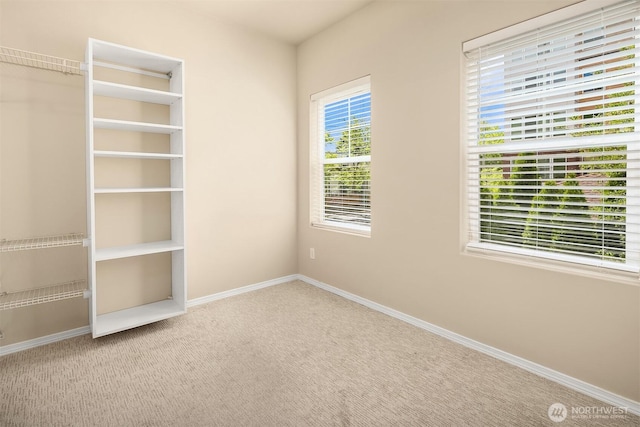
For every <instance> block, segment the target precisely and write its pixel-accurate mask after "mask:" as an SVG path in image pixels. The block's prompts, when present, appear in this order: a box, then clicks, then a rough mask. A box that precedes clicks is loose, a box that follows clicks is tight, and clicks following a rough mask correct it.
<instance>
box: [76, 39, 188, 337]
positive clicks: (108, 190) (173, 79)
mask: <svg viewBox="0 0 640 427" xmlns="http://www.w3.org/2000/svg"><path fill="white" fill-rule="evenodd" d="M85 59H86V63H87V72H86V73H85V78H86V86H85V87H86V88H87V93H86V96H87V102H86V105H87V172H88V173H87V200H88V203H87V223H88V229H89V235H90V238H89V239H88V240H89V246H90V250H89V288H90V291H91V304H90V320H91V330H92V334H93V337H94V338H95V337H100V336H104V335H107V334H111V333H115V332H120V331H124V330H126V329H130V328H135V327H138V326H142V325H145V324H148V323H151V322H156V321H158V320H162V319H166V318H169V317H172V316H177V315H180V314H183V313H185V312H186V296H187V291H186V271H185V267H186V262H185V251H186V248H185V244H184V242H185V237H184V230H185V226H184V203H185V197H184V181H185V170H184V166H185V158H184V95H183V93H184V74H183V67H184V64H183V61H182V60H181V59H177V58H171V57H168V56H165V55H159V54H155V53H151V52H146V51H142V50H139V49H135V48H130V47H126V46H121V45H116V44H113V43H109V42H104V41H100V40H95V39H89V42H88V45H87V53H86V58H85ZM95 69H100V70H101V73H102V77H101V78H100V79H99V80H98V79H94V70H95ZM104 69H107V70H106V71H104ZM109 69H115V70H118V72H116V73H113V72H112V71H110V70H109ZM122 72H125V73H137V74H140V75H141V76H140V77H139V78H137V79H136V80H135V81H141V82H142V81H145V79H160V80H158V81H157V83H160V86H155V85H154V87H162V86H163V85H165V86H166V87H167V88H168V90H156V89H149V88H147V87H143V86H132V85H131V84H129V83H130V80H129V81H127V82H124V81H119V79H118V75H119V76H122ZM111 79H114V81H112V80H111ZM164 80H168V84H167V82H166V81H164ZM95 97H101V102H109V101H108V98H113V99H126V100H129V101H132V102H133V103H138V104H139V105H137V106H136V108H137V109H139V110H140V111H145V109H147V108H151V107H152V106H150V105H149V104H160V105H166V106H168V112H169V117H168V120H167V123H150V122H139V121H131V120H127V118H126V117H117V118H105V117H96V116H95V115H94V100H95ZM105 98H106V99H105ZM153 111H155V110H153ZM123 114H124V113H123ZM96 129H108V130H114V131H128V132H138V133H155V134H164V135H167V136H166V137H158V138H167V139H168V142H169V148H168V150H166V151H168V152H154V151H156V150H150V151H124V150H109V149H108V148H109V144H111V143H113V142H115V141H118V138H119V136H117V135H118V134H117V133H113V135H111V134H103V135H101V145H103V147H101V148H107V149H102V150H95V149H94V131H95V130H96ZM110 138H112V139H110ZM114 146H115V145H114ZM118 148H121V144H120V145H118ZM125 150H126V147H125ZM157 150H161V149H160V148H159V149H157ZM96 158H110V159H115V160H113V161H110V162H100V163H98V164H96V161H95V159H96ZM127 159H137V160H140V161H141V162H142V163H141V164H142V165H144V164H145V162H147V161H150V160H167V161H168V162H166V164H157V165H156V166H158V167H167V169H166V171H167V173H168V174H169V175H170V177H168V178H167V181H170V182H167V183H168V185H167V186H162V187H148V186H139V185H136V182H140V179H136V178H137V177H132V178H131V182H132V185H131V186H130V187H128V186H127V182H124V183H122V184H121V185H122V186H121V187H96V185H95V176H96V169H97V168H102V169H100V171H99V173H100V176H109V175H110V174H111V176H113V175H114V174H117V173H118V172H119V169H118V165H119V162H127V161H128V160H127ZM122 164H123V165H124V163H122ZM154 167H155V166H154ZM136 193H137V194H140V196H136V195H135V194H136ZM147 193H168V194H169V196H170V207H169V206H168V205H166V209H170V212H168V214H169V215H167V212H160V213H159V214H161V215H162V216H167V217H168V218H170V236H167V237H168V238H169V239H170V240H163V241H154V242H145V243H138V244H133V245H127V246H117V247H104V242H101V241H97V240H98V239H97V238H96V209H97V208H98V207H100V206H104V205H102V204H101V203H98V204H97V203H96V200H97V199H98V198H101V197H107V196H103V195H105V194H112V195H114V196H108V197H109V198H110V202H109V206H111V207H113V206H117V205H118V203H124V201H125V199H126V200H134V199H135V200H140V201H142V200H143V199H145V196H144V194H147ZM122 194H132V196H127V197H121V196H119V195H122ZM131 198H133V199H131ZM140 203H142V202H140ZM114 204H115V205H114ZM149 206H150V207H151V209H150V210H148V211H145V214H146V215H155V214H156V212H155V211H153V209H160V208H158V207H153V206H154V205H149ZM157 206H161V205H157ZM161 209H165V208H164V207H162V208H161ZM101 215H103V216H102V217H103V218H104V216H105V215H106V214H104V213H102V214H101ZM134 220H135V221H136V222H132V224H144V218H137V219H134ZM122 221H128V219H122ZM138 227H143V225H131V224H123V228H125V229H128V230H129V229H131V230H134V232H136V231H137V228H138ZM138 234H139V235H143V234H144V233H143V232H142V230H141V232H140V233H137V232H136V235H138ZM134 241H135V239H134ZM160 253H170V254H171V256H170V257H165V258H163V257H159V258H146V259H143V258H137V259H133V258H134V257H145V256H148V255H154V254H160ZM127 258H128V259H131V261H130V262H129V261H128V262H125V263H118V262H116V263H109V264H108V267H107V266H106V264H102V265H105V267H104V268H108V269H110V270H109V271H116V272H117V274H121V275H122V277H124V279H123V280H124V282H126V286H127V287H128V288H135V289H136V291H137V293H138V294H139V295H140V300H139V301H140V302H141V303H140V304H138V305H135V306H133V307H129V306H130V305H132V304H134V302H130V301H121V305H120V307H123V309H122V310H118V309H117V307H116V308H115V309H114V308H113V307H114V306H113V305H112V304H109V307H111V308H110V310H112V311H111V312H108V313H102V311H101V310H100V306H101V305H100V304H99V301H98V299H99V298H100V295H101V292H99V291H98V289H107V288H109V287H112V286H119V285H120V283H115V282H112V281H111V282H110V281H109V279H108V278H105V276H98V272H99V271H101V270H100V269H99V268H98V264H100V263H103V262H105V261H110V260H119V259H127ZM169 258H170V261H169ZM165 260H166V261H165ZM139 262H140V263H141V262H152V263H155V262H158V263H162V262H170V263H171V265H170V270H169V268H168V267H169V266H162V265H158V267H159V269H160V270H162V271H170V275H171V277H170V279H171V287H170V289H169V288H167V293H170V295H169V298H168V299H166V300H162V301H155V302H154V301H149V299H154V298H157V296H158V295H162V294H163V293H164V288H163V287H160V288H158V287H157V286H166V282H164V283H158V284H156V283H155V282H153V280H152V279H149V278H144V277H143V278H140V277H138V276H137V275H131V274H130V273H128V271H130V270H127V268H128V267H126V266H131V265H136V264H135V263H139ZM138 265H142V264H138ZM160 267H162V268H160ZM165 267H167V268H165ZM123 269H124V270H123ZM165 274H168V273H165ZM167 279H168V278H167ZM149 280H152V283H149ZM161 282H162V281H161ZM102 287H106V288H102ZM110 289H111V290H110V291H108V292H105V293H104V294H109V292H111V294H113V293H114V292H116V291H115V290H114V289H115V288H113V287H112V288H110ZM147 291H149V292H147ZM145 295H147V296H145ZM165 295H167V294H166V293H165ZM98 312H100V314H98Z"/></svg>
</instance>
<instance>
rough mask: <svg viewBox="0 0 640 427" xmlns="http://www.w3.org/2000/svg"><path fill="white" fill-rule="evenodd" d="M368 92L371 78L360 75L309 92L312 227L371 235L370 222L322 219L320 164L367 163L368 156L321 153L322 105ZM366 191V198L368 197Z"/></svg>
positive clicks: (322, 188)
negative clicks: (366, 223) (341, 155)
mask: <svg viewBox="0 0 640 427" xmlns="http://www.w3.org/2000/svg"><path fill="white" fill-rule="evenodd" d="M369 92H371V78H370V76H364V77H361V78H358V79H355V80H352V81H349V82H347V83H344V84H341V85H339V86H335V87H332V88H330V89H327V90H324V91H322V92H318V93H315V94H313V95H311V98H310V111H309V112H310V116H309V131H310V132H309V154H310V158H309V182H310V197H309V199H310V200H309V220H310V226H311V227H313V228H319V229H326V230H332V231H338V232H344V233H349V234H355V235H359V236H365V237H370V236H371V224H370V223H369V224H368V225H363V224H354V223H348V222H339V221H330V220H327V219H325V212H324V206H325V199H324V197H325V192H324V191H325V190H324V185H325V184H324V165H325V164H331V163H341V164H348V163H369V167H371V155H363V156H353V157H342V158H338V159H326V158H325V152H324V149H325V148H324V146H325V141H324V132H325V129H324V107H325V106H326V105H328V104H331V103H333V102H336V101H340V100H343V99H347V98H352V97H354V96H357V95H359V94H364V93H369ZM370 197H371V190H369V200H371V198H370Z"/></svg>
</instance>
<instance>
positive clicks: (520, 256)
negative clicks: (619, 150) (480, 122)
mask: <svg viewBox="0 0 640 427" xmlns="http://www.w3.org/2000/svg"><path fill="white" fill-rule="evenodd" d="M618 3H621V0H585V1H583V2H581V3H578V4H575V5H571V6H567V7H564V8H562V9H559V10H557V11H554V12H551V13H548V14H545V15H542V16H539V17H536V18H533V19H531V20H528V21H525V22H521V23H519V24H515V25H513V26H510V27H507V28H504V29H502V30H498V31H496V32H493V33H489V34H486V35H484V36H481V37H478V38H476V39H473V40H470V41H467V42H465V43H463V46H462V54H463V55H464V52H469V51H471V50H474V49H477V48H479V47H482V46H486V45H488V44H491V43H495V42H498V41H501V40H505V39H509V38H511V37H514V36H517V35H519V34H523V33H526V32H529V31H533V30H536V29H538V28H542V27H545V26H547V25H551V24H554V23H558V22H560V21H563V20H567V19H570V18H573V17H576V16H579V15H582V14H585V13H588V12H593V11H595V10H598V9H600V8H604V7H607V6H610V5H614V4H618ZM639 43H640V42H639ZM461 64H462V66H461V70H460V78H461V80H460V81H461V85H462V87H461V89H462V90H461V98H460V99H461V107H462V108H461V110H460V112H461V129H460V130H461V180H460V182H461V188H460V190H461V191H460V195H461V221H460V224H461V233H460V243H461V250H462V253H463V254H465V255H471V256H478V257H482V258H489V259H494V260H497V261H504V262H509V263H514V264H519V265H525V266H529V267H537V268H543V269H548V270H553V271H560V272H564V273H571V274H578V275H583V276H587V277H594V278H599V279H606V280H615V281H618V282H623V283H629V284H633V285H636V286H637V285H639V284H640V281H639V275H638V261H639V260H638V259H634V260H633V261H632V262H631V265H629V266H627V265H612V264H606V263H605V264H603V263H597V262H596V263H582V262H580V261H578V262H576V261H577V260H576V259H573V258H572V257H565V256H562V254H557V255H554V254H550V255H549V256H548V257H544V256H543V257H540V256H537V257H532V256H530V254H529V253H527V251H526V250H518V249H517V248H515V250H514V248H507V247H501V246H500V245H497V244H492V243H487V244H482V243H477V239H475V240H476V242H472V240H474V239H472V238H470V236H471V235H473V233H474V231H473V230H474V229H475V230H476V233H477V232H479V231H478V230H479V221H478V222H477V223H474V220H473V219H472V218H470V214H469V204H470V201H469V200H470V198H474V197H478V196H479V195H478V194H474V193H473V191H471V192H470V188H469V187H468V186H467V185H468V184H467V183H468V182H469V180H468V173H470V169H469V168H468V164H467V159H468V153H469V151H468V150H469V147H468V140H467V138H466V135H467V134H468V132H469V129H470V127H471V126H472V125H471V124H470V123H469V122H467V120H468V118H467V114H466V113H467V106H466V84H465V81H466V78H467V76H466V70H465V65H466V62H465V60H464V58H462V60H461ZM637 83H638V84H640V81H637ZM638 87H640V86H638V85H636V88H638ZM637 108H640V107H637ZM470 125H471V126H470ZM628 145H631V144H628ZM633 145H640V143H638V142H636V143H635V144H633ZM637 152H638V151H637V147H636V148H635V149H633V150H630V152H629V153H628V160H635V159H637V158H638V154H636V153H637ZM626 197H627V209H628V211H627V217H628V218H631V217H638V216H639V215H640V202H639V201H640V175H639V174H638V171H637V170H628V171H627V195H626ZM629 206H631V208H629ZM627 227H628V228H627V231H628V232H630V233H638V222H637V221H635V222H632V223H629V222H627ZM639 243H640V242H637V241H634V242H627V250H628V251H629V250H630V249H631V248H632V249H633V250H634V251H635V252H637V249H638V248H637V245H638V244H639Z"/></svg>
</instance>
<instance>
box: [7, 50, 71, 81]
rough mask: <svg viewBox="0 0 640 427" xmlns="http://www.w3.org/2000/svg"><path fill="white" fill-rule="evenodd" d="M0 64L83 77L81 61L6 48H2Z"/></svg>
mask: <svg viewBox="0 0 640 427" xmlns="http://www.w3.org/2000/svg"><path fill="white" fill-rule="evenodd" d="M0 62H6V63H8V64H14V65H22V66H25V67H31V68H39V69H43V70H50V71H59V72H61V73H64V74H74V75H82V73H83V71H82V68H81V67H82V64H81V62H80V61H75V60H73V59H65V58H58V57H56V56H51V55H43V54H41V53H35V52H29V51H26V50H20V49H14V48H10V47H5V46H0Z"/></svg>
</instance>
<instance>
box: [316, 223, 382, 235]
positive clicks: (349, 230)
mask: <svg viewBox="0 0 640 427" xmlns="http://www.w3.org/2000/svg"><path fill="white" fill-rule="evenodd" d="M310 226H311V228H317V229H319V230H328V231H335V232H337V233H343V234H351V235H353V236H360V237H371V227H363V226H355V225H346V224H337V223H335V224H334V223H326V222H323V223H311V224H310Z"/></svg>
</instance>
